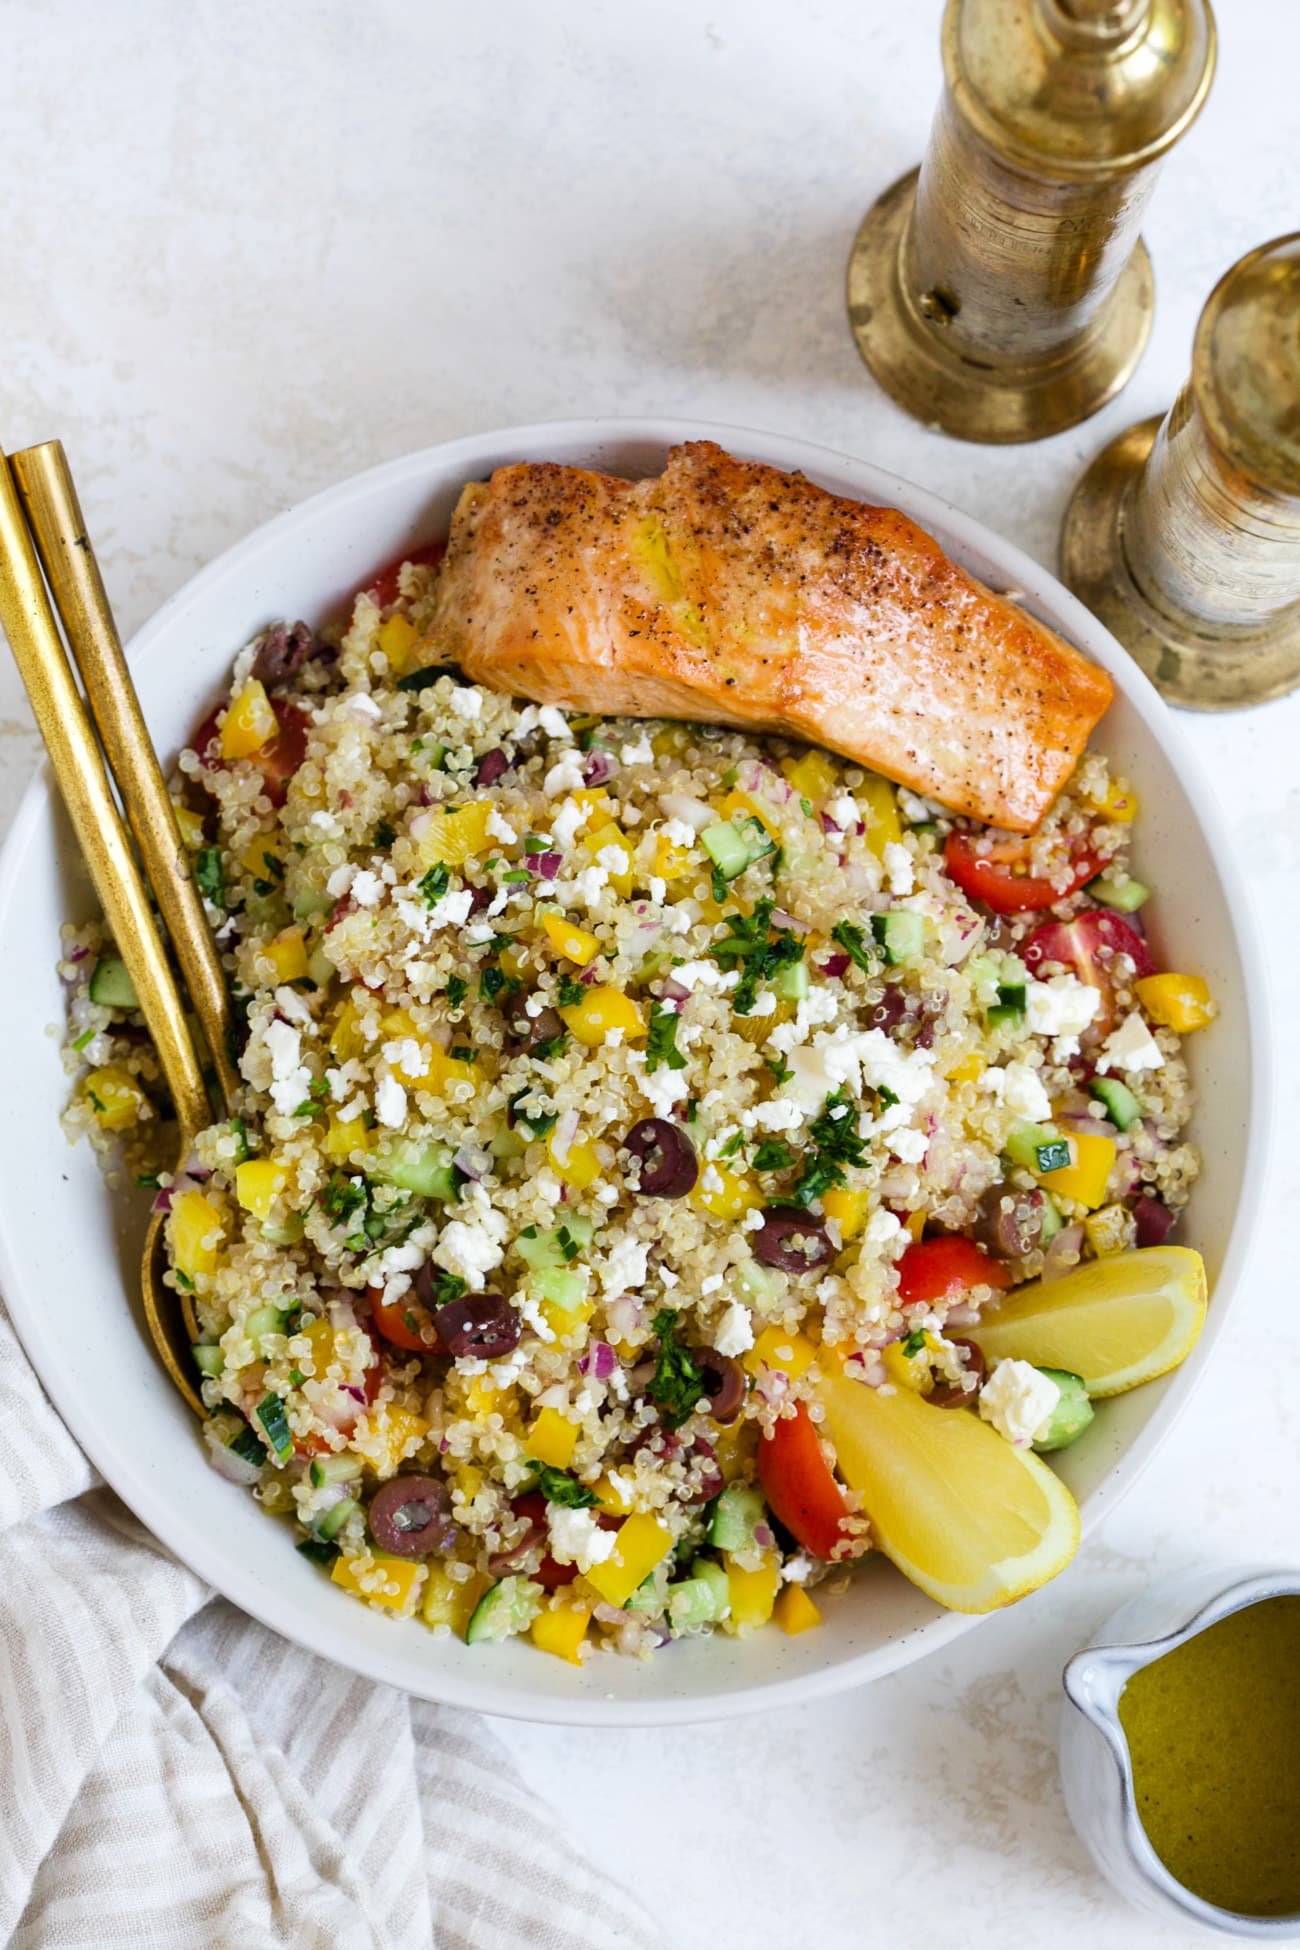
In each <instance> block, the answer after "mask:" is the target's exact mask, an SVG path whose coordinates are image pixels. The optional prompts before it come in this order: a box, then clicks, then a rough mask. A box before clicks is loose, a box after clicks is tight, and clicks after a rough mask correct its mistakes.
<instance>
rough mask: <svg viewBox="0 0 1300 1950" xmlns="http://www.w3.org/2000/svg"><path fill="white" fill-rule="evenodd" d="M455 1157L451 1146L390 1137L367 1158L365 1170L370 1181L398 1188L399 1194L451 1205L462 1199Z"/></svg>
mask: <svg viewBox="0 0 1300 1950" xmlns="http://www.w3.org/2000/svg"><path fill="white" fill-rule="evenodd" d="M454 1155H455V1154H454V1152H453V1151H452V1148H451V1146H450V1145H449V1144H439V1143H438V1142H436V1141H433V1142H431V1143H429V1144H416V1143H415V1142H414V1140H413V1139H411V1138H398V1137H395V1138H388V1139H386V1141H385V1142H384V1143H383V1144H381V1145H379V1146H377V1147H376V1149H375V1150H374V1151H373V1152H372V1153H371V1154H370V1156H369V1157H368V1158H367V1159H366V1161H365V1164H364V1166H363V1170H364V1171H365V1175H366V1177H367V1178H374V1179H377V1180H378V1182H379V1183H380V1184H381V1185H396V1186H397V1188H398V1189H399V1191H403V1192H414V1194H415V1196H416V1197H417V1198H437V1199H442V1200H443V1201H444V1203H446V1204H450V1203H451V1202H452V1201H453V1200H455V1199H457V1198H459V1196H460V1178H459V1176H458V1174H457V1171H456V1167H455V1165H454V1164H453V1163H452V1158H453V1156H454Z"/></svg>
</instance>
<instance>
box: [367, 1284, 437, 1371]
mask: <svg viewBox="0 0 1300 1950" xmlns="http://www.w3.org/2000/svg"><path fill="white" fill-rule="evenodd" d="M366 1298H367V1300H368V1301H369V1302H370V1319H371V1321H372V1323H373V1325H374V1328H375V1332H376V1333H377V1334H382V1335H383V1337H384V1339H385V1340H386V1341H388V1342H389V1344H390V1345H391V1346H393V1347H400V1348H404V1349H405V1350H406V1352H407V1353H408V1354H442V1353H445V1352H446V1350H445V1349H444V1348H443V1346H442V1343H441V1342H440V1341H439V1339H438V1330H437V1328H436V1327H435V1326H434V1324H433V1316H432V1314H431V1313H430V1312H429V1309H428V1308H427V1307H426V1306H424V1305H423V1303H422V1302H421V1301H419V1300H417V1299H416V1297H415V1295H414V1294H413V1293H405V1294H403V1295H402V1298H401V1299H400V1300H395V1301H394V1302H393V1304H392V1306H391V1307H386V1306H385V1305H384V1289H383V1288H382V1287H381V1286H368V1287H367V1288H366ZM426 1336H427V1338H426Z"/></svg>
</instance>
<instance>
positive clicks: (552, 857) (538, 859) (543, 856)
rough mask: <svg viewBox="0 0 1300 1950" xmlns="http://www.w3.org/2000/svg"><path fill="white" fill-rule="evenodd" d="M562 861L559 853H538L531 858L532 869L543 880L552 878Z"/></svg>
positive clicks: (562, 857)
mask: <svg viewBox="0 0 1300 1950" xmlns="http://www.w3.org/2000/svg"><path fill="white" fill-rule="evenodd" d="M563 863H564V856H563V854H560V853H538V854H536V855H535V856H534V858H533V869H534V871H535V872H537V873H539V874H540V875H541V876H542V879H543V880H554V879H555V878H556V876H557V874H558V873H559V871H560V868H561V866H562V865H563Z"/></svg>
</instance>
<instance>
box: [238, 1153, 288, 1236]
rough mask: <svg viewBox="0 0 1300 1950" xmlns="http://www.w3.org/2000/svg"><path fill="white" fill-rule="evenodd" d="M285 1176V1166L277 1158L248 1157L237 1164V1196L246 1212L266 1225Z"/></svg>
mask: <svg viewBox="0 0 1300 1950" xmlns="http://www.w3.org/2000/svg"><path fill="white" fill-rule="evenodd" d="M285 1177H286V1173H285V1169H284V1166H283V1165H282V1164H280V1163H278V1162H277V1160H276V1159H274V1158H248V1159H246V1160H245V1162H244V1163H243V1164H242V1165H236V1166H235V1197H236V1198H237V1199H238V1200H239V1203H240V1204H241V1205H242V1206H243V1208H244V1210H245V1212H251V1213H252V1215H253V1217H254V1218H255V1219H257V1220H259V1221H260V1223H261V1224H262V1225H265V1224H266V1221H267V1220H268V1219H269V1218H270V1216H271V1207H272V1206H273V1205H274V1204H275V1201H276V1197H277V1195H278V1194H279V1191H280V1187H281V1186H282V1185H283V1184H284V1181H285Z"/></svg>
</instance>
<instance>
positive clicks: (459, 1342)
mask: <svg viewBox="0 0 1300 1950" xmlns="http://www.w3.org/2000/svg"><path fill="white" fill-rule="evenodd" d="M433 1324H434V1326H435V1327H436V1328H437V1330H438V1339H439V1340H440V1341H441V1342H442V1344H443V1346H444V1347H445V1348H446V1349H447V1351H448V1353H449V1354H451V1355H454V1356H455V1358H456V1359H457V1360H458V1361H459V1360H462V1359H464V1358H465V1357H466V1356H469V1355H472V1356H474V1357H476V1358H477V1359H478V1360H480V1361H499V1360H500V1359H501V1357H502V1356H503V1355H506V1354H509V1353H510V1352H511V1351H512V1349H514V1348H516V1347H518V1345H519V1336H520V1335H521V1334H522V1333H523V1321H522V1320H521V1318H520V1316H519V1314H518V1312H517V1311H516V1310H515V1308H514V1307H512V1306H511V1304H510V1302H509V1301H508V1300H506V1299H504V1298H503V1296H502V1295H501V1294H499V1293H467V1294H465V1295H464V1296H463V1297H462V1298H461V1299H459V1300H449V1301H448V1302H447V1304H446V1306H445V1307H439V1309H438V1311H437V1313H436V1314H435V1315H434V1317H433Z"/></svg>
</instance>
